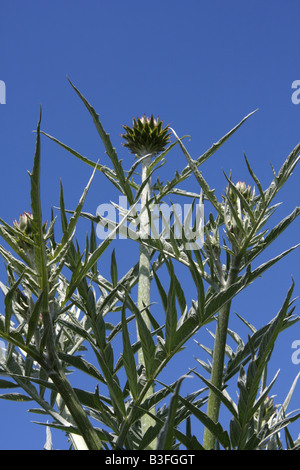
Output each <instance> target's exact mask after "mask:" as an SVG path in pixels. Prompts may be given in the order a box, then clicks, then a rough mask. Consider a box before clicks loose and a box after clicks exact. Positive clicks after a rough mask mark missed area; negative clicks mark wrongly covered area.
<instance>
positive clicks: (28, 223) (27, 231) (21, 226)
mask: <svg viewBox="0 0 300 470" xmlns="http://www.w3.org/2000/svg"><path fill="white" fill-rule="evenodd" d="M13 225H14V227H15V228H16V229H17V230H19V231H20V232H22V233H23V234H24V235H26V236H27V237H31V236H32V214H29V212H24V214H20V216H19V220H18V221H17V220H14V222H13Z"/></svg>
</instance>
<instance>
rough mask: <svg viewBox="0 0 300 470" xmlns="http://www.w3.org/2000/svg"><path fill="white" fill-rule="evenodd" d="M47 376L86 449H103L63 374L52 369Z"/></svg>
mask: <svg viewBox="0 0 300 470" xmlns="http://www.w3.org/2000/svg"><path fill="white" fill-rule="evenodd" d="M49 376H50V378H51V380H52V381H53V383H54V385H55V386H56V388H57V390H58V391H59V393H60V395H61V396H62V398H63V400H64V402H65V404H66V406H67V408H68V410H69V412H70V414H71V416H72V418H73V420H74V422H75V423H76V425H77V427H78V429H79V431H80V433H81V436H82V437H83V439H84V441H85V443H86V445H87V448H88V450H103V447H102V444H101V440H100V439H99V437H98V435H97V432H96V431H95V429H94V428H93V426H92V424H91V423H90V421H89V419H88V417H87V415H86V413H85V411H84V410H83V408H82V406H81V403H80V402H79V400H78V398H77V396H76V394H75V392H74V390H73V388H72V386H71V385H70V383H69V381H68V380H67V378H66V376H65V374H64V373H63V372H62V371H61V370H58V371H52V373H50V374H49Z"/></svg>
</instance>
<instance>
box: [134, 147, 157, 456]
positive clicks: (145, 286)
mask: <svg viewBox="0 0 300 470" xmlns="http://www.w3.org/2000/svg"><path fill="white" fill-rule="evenodd" d="M150 162H151V155H149V156H147V157H145V158H144V160H143V161H142V184H143V183H144V182H145V180H146V177H147V168H148V167H149V165H150ZM150 187H151V183H150V179H149V180H148V182H147V183H146V184H145V187H144V188H143V191H142V193H141V212H140V236H141V238H142V239H147V238H148V237H149V236H150V220H149V214H148V210H147V207H146V205H147V201H148V200H150ZM150 284H151V280H150V248H149V247H148V246H145V245H144V244H143V243H140V253H139V283H138V308H139V310H140V311H141V315H142V318H143V320H144V322H145V324H146V325H147V327H148V328H149V330H150V329H151V324H150V321H149V318H148V315H147V312H146V311H145V307H148V306H149V305H150ZM137 331H138V330H137ZM137 334H138V333H137ZM138 337H139V335H138ZM138 362H139V367H141V366H145V361H144V355H143V351H142V349H140V350H139V351H138ZM153 393H154V386H153V385H152V386H151V387H150V388H149V390H148V392H147V395H146V396H145V398H147V397H148V396H150V395H152V394H153ZM150 411H151V412H152V413H154V412H155V410H154V409H153V410H150ZM154 424H155V421H154V420H153V419H152V418H151V416H149V415H147V414H145V415H144V416H142V418H141V427H142V434H144V433H145V432H146V431H147V429H148V428H149V427H150V426H152V425H154ZM155 447H156V443H155V441H153V442H152V443H151V444H150V445H149V447H148V449H155Z"/></svg>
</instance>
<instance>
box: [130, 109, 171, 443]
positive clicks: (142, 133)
mask: <svg viewBox="0 0 300 470" xmlns="http://www.w3.org/2000/svg"><path fill="white" fill-rule="evenodd" d="M123 128H124V129H125V131H126V132H125V134H123V135H122V137H123V139H124V140H125V141H126V142H125V143H123V145H124V147H127V148H128V149H129V150H130V152H131V153H133V154H135V155H136V156H137V158H140V159H141V160H142V162H141V163H142V181H141V185H142V186H143V190H142V192H141V211H140V217H139V222H140V231H139V235H140V239H141V243H140V254H139V283H138V308H139V310H140V311H141V313H142V318H143V320H144V321H145V324H146V325H147V328H148V329H149V331H150V328H151V324H150V320H149V318H148V315H147V313H146V311H145V309H147V308H149V306H150V300H151V299H150V285H151V275H150V253H151V250H150V248H149V246H147V245H145V244H144V243H143V240H145V239H147V238H148V237H149V236H150V220H149V210H150V207H149V206H148V205H147V203H148V201H149V200H150V197H151V178H150V175H148V174H147V171H148V168H149V165H150V163H151V159H152V157H153V156H154V155H156V154H158V153H161V152H163V151H164V150H165V149H166V146H167V145H168V143H169V141H170V131H169V128H168V126H166V127H165V128H163V122H162V121H160V120H159V119H158V118H157V119H154V118H153V115H151V117H150V118H149V117H147V116H146V115H144V116H142V117H141V118H137V119H133V125H132V127H129V126H123ZM139 364H140V366H142V367H145V360H144V357H143V352H142V351H141V350H140V351H139ZM153 393H154V387H151V388H150V389H149V393H148V395H149V396H151V394H153ZM151 411H152V413H154V412H155V410H154V409H152V410H151ZM153 424H154V421H153V420H152V418H151V417H149V416H147V415H146V416H145V417H144V418H143V419H142V422H141V425H142V432H143V433H145V432H146V431H147V429H148V428H149V427H150V426H151V425H153ZM152 445H153V446H155V443H153V444H152ZM150 448H151V446H150Z"/></svg>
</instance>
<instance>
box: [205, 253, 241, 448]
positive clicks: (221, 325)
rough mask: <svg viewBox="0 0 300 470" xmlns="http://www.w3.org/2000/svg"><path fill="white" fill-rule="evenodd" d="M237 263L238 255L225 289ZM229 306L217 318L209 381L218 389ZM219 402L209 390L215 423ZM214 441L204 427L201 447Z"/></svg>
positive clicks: (209, 413)
mask: <svg viewBox="0 0 300 470" xmlns="http://www.w3.org/2000/svg"><path fill="white" fill-rule="evenodd" d="M239 263H240V260H239V257H235V258H234V259H233V261H232V267H231V269H230V272H229V275H228V279H227V282H226V284H225V286H224V288H225V289H228V288H229V287H230V286H231V285H232V284H234V282H235V281H236V279H237V276H238V272H239ZM230 307H231V301H229V302H228V303H226V304H225V305H224V307H223V308H222V309H221V310H220V311H219V314H218V318H217V327H216V334H215V344H214V352H213V362H212V371H211V379H210V382H211V383H212V384H213V385H214V386H215V387H216V388H218V389H219V390H220V389H221V388H222V385H223V372H224V359H225V349H226V339H227V329H228V321H229V315H230ZM220 404H221V402H220V399H219V397H218V396H217V395H216V394H215V393H214V392H213V391H212V390H210V392H209V397H208V404H207V412H206V413H207V416H208V417H209V418H210V419H212V420H213V421H214V422H215V423H217V422H218V419H219V411H220ZM215 443H216V438H215V436H214V434H212V433H211V432H210V431H209V430H208V429H207V428H205V430H204V438H203V447H204V448H205V449H207V450H213V449H214V448H215Z"/></svg>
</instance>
